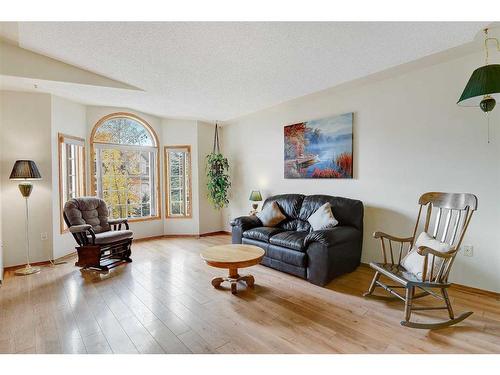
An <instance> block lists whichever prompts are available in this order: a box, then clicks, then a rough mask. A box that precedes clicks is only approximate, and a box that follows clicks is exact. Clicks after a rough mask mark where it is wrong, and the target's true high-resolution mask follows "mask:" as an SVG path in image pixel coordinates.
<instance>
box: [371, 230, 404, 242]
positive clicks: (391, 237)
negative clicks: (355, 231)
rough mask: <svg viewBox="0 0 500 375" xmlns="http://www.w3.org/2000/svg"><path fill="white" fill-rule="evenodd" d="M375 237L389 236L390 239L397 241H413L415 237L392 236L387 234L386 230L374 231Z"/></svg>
mask: <svg viewBox="0 0 500 375" xmlns="http://www.w3.org/2000/svg"><path fill="white" fill-rule="evenodd" d="M373 238H387V239H388V240H391V241H396V242H411V241H413V237H396V236H391V235H390V234H387V233H384V232H374V233H373Z"/></svg>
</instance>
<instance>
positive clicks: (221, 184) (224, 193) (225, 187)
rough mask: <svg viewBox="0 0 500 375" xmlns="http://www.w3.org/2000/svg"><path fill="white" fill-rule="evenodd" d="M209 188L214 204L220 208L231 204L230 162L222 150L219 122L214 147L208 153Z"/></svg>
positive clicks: (211, 200)
mask: <svg viewBox="0 0 500 375" xmlns="http://www.w3.org/2000/svg"><path fill="white" fill-rule="evenodd" d="M206 170H207V189H208V200H209V201H210V203H211V204H212V206H213V207H214V208H215V209H217V210H220V209H221V208H223V207H226V206H227V205H228V204H229V199H228V194H229V188H230V187H231V181H230V177H229V162H228V160H227V158H226V157H224V155H222V153H221V152H220V146H219V130H218V124H217V123H216V124H215V135H214V147H213V150H212V153H211V154H209V155H207V166H206Z"/></svg>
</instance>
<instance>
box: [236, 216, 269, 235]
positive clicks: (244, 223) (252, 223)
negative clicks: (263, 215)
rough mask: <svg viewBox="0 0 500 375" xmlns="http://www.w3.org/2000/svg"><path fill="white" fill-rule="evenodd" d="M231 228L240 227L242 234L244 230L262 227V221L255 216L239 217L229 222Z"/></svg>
mask: <svg viewBox="0 0 500 375" xmlns="http://www.w3.org/2000/svg"><path fill="white" fill-rule="evenodd" d="M231 226H232V227H240V228H241V230H242V231H243V232H244V231H246V230H249V229H252V228H257V227H262V226H263V224H262V221H260V219H259V218H258V217H257V216H254V215H252V216H240V217H237V218H236V219H234V220H233V221H231Z"/></svg>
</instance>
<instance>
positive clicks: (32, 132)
mask: <svg viewBox="0 0 500 375" xmlns="http://www.w3.org/2000/svg"><path fill="white" fill-rule="evenodd" d="M0 98H1V99H0V100H1V111H0V122H1V123H2V133H1V137H0V143H1V147H0V149H1V155H0V162H1V176H0V180H1V185H2V194H1V201H2V203H1V205H2V211H1V215H2V240H3V245H4V248H3V263H4V265H5V266H12V265H17V264H24V263H26V255H25V254H26V252H25V243H26V241H25V230H24V225H25V206H24V204H25V202H24V199H23V197H22V196H21V194H20V192H19V190H18V188H17V182H15V181H10V180H9V174H10V171H11V170H12V166H13V165H14V162H15V161H16V160H17V159H31V160H34V161H35V162H36V164H37V166H38V168H39V170H40V173H41V175H42V180H40V181H34V183H33V184H34V188H33V192H32V194H31V197H30V199H29V203H30V225H31V227H30V232H29V235H30V243H31V254H30V260H31V261H32V262H38V261H43V260H47V259H49V258H50V257H52V165H51V163H52V160H51V154H50V144H51V97H50V95H47V94H34V93H25V92H10V91H3V92H1V93H0ZM41 233H46V234H47V240H45V241H42V240H41Z"/></svg>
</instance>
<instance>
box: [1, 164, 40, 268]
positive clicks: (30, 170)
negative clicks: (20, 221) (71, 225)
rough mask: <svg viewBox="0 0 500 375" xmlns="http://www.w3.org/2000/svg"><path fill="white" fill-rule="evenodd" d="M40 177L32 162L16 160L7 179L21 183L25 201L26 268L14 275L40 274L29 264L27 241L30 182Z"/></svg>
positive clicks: (28, 244)
mask: <svg viewBox="0 0 500 375" xmlns="http://www.w3.org/2000/svg"><path fill="white" fill-rule="evenodd" d="M41 178H42V175H41V174H40V171H39V170H38V167H37V166H36V164H35V162H34V161H33V160H16V162H15V163H14V167H13V168H12V172H11V173H10V177H9V179H11V180H14V181H21V182H20V183H19V185H18V187H19V190H20V191H21V194H22V195H23V197H24V199H25V213H26V228H25V233H26V266H25V267H23V268H20V269H18V270H16V271H15V273H16V275H30V274H32V273H37V272H40V267H32V266H31V264H30V239H29V206H28V198H29V196H30V194H31V191H32V190H33V184H32V183H31V180H40V179H41Z"/></svg>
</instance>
